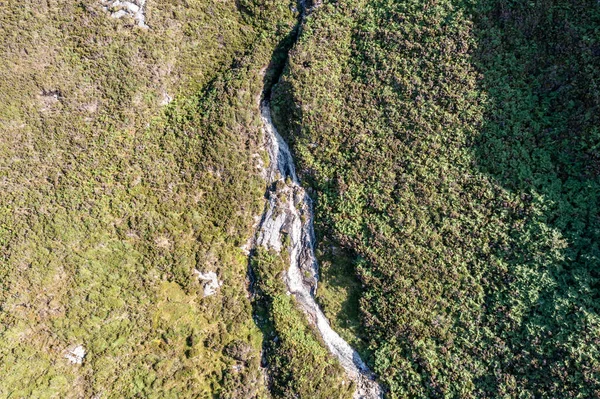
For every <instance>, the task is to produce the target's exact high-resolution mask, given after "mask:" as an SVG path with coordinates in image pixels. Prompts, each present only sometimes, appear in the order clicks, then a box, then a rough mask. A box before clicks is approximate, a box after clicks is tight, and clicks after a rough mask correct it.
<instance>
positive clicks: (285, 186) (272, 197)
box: [256, 100, 382, 399]
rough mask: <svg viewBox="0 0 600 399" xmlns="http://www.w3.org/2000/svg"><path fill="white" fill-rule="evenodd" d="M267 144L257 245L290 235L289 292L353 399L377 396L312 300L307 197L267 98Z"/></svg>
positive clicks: (313, 264)
mask: <svg viewBox="0 0 600 399" xmlns="http://www.w3.org/2000/svg"><path fill="white" fill-rule="evenodd" d="M260 111H261V117H262V121H263V125H264V133H265V138H266V140H265V141H266V147H267V151H268V153H269V157H270V159H271V163H270V165H269V169H268V171H267V179H268V183H269V187H270V188H269V190H268V191H267V196H268V205H267V208H266V210H265V214H264V215H263V219H262V221H261V223H260V227H259V230H258V233H257V238H256V245H260V246H263V247H265V248H271V249H274V250H275V251H277V252H280V251H281V249H282V248H283V244H282V234H287V235H288V237H289V252H290V266H289V268H288V270H287V273H286V276H285V283H286V285H287V289H288V291H289V292H290V293H291V294H292V295H294V297H295V299H296V303H297V305H298V306H299V307H300V308H301V309H302V311H303V312H304V313H305V314H306V315H307V317H308V319H309V322H310V323H311V324H312V325H313V326H315V327H316V329H317V331H318V332H319V334H320V335H321V338H322V339H323V341H324V342H325V344H326V345H327V348H328V349H329V351H330V352H331V353H332V354H333V355H334V356H335V357H336V358H337V359H338V360H339V362H340V364H341V365H342V367H343V368H344V370H345V371H346V374H347V376H348V377H349V378H350V379H352V380H353V381H354V382H356V386H357V390H356V392H355V394H354V398H356V399H359V398H360V399H379V398H381V397H382V391H381V387H380V386H379V385H378V384H377V383H376V382H375V380H374V375H373V373H372V372H371V371H370V370H369V368H368V367H367V365H366V364H365V363H364V362H363V361H362V359H361V358H360V356H359V354H358V353H357V352H356V350H354V349H353V348H352V347H351V346H350V345H349V344H348V343H347V342H346V341H344V339H343V338H342V337H340V336H339V334H338V333H336V332H335V331H334V330H333V329H332V328H331V326H330V324H329V321H328V320H327V318H326V317H325V315H324V314H323V312H322V311H321V309H320V308H319V305H317V303H316V302H315V299H314V293H315V290H316V288H317V278H318V264H317V260H316V258H315V254H314V242H315V238H314V230H313V210H312V201H311V199H310V197H309V196H308V194H306V192H305V191H304V189H303V188H302V187H301V186H300V182H299V180H298V177H297V175H296V169H295V166H294V161H293V158H292V155H291V153H290V150H289V147H288V145H287V144H286V142H285V141H284V140H283V138H282V137H281V136H280V135H279V133H278V132H277V129H275V126H274V125H273V122H272V120H271V109H270V106H269V102H268V101H267V100H265V101H263V102H262V103H261V104H260Z"/></svg>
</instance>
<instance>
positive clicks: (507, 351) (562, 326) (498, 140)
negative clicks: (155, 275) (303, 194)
mask: <svg viewBox="0 0 600 399" xmlns="http://www.w3.org/2000/svg"><path fill="white" fill-rule="evenodd" d="M599 46H600V8H599V7H598V4H597V3H596V2H593V1H587V2H586V1H577V2H563V1H536V2H529V3H519V2H509V1H503V0H493V1H450V0H448V1H425V2H422V1H404V2H392V1H387V0H382V1H370V2H365V1H359V0H356V1H347V2H331V3H326V4H324V5H323V6H322V7H321V8H319V9H318V11H316V12H315V13H314V14H313V15H312V18H311V19H310V20H309V23H308V24H307V26H306V29H305V31H304V34H303V35H302V37H301V39H300V42H299V44H298V45H297V47H296V48H295V49H294V50H293V52H292V55H291V57H290V63H289V68H288V70H287V71H286V74H285V78H284V81H283V82H282V84H281V85H279V86H278V87H277V90H276V100H275V104H277V108H276V112H275V113H276V116H277V118H276V119H277V123H278V125H279V126H280V127H281V128H280V130H281V131H283V132H284V134H285V133H286V132H287V137H288V138H289V139H290V140H291V141H292V143H293V145H292V147H293V148H294V152H295V156H296V158H297V162H298V163H299V164H300V169H301V170H302V172H301V176H302V177H303V178H304V181H305V182H307V183H308V184H309V185H310V186H311V187H312V188H313V189H314V194H313V197H314V198H315V200H316V217H315V220H316V222H317V230H318V231H319V234H318V237H319V239H320V242H321V247H320V248H321V253H322V258H323V259H324V267H323V270H322V275H323V281H324V282H323V285H322V286H321V291H320V293H319V296H320V297H321V302H322V304H323V306H324V307H325V310H326V313H327V314H328V315H329V317H330V318H331V319H332V320H334V323H335V324H336V325H337V327H338V328H340V329H342V330H343V331H344V333H345V334H346V336H347V337H348V339H351V340H352V339H354V340H355V341H356V342H357V343H358V344H359V345H360V346H362V348H363V352H364V353H365V354H370V357H371V363H372V364H373V365H374V371H375V372H376V373H377V374H378V375H379V376H380V378H381V380H382V381H383V382H384V383H385V384H386V385H387V386H388V387H389V389H390V393H389V397H392V398H403V397H423V398H434V397H474V398H475V397H476V398H482V397H490V398H491V397H528V398H543V397H548V398H550V397H555V398H556V397H562V398H567V397H570V398H575V397H577V398H590V397H598V395H600V378H599V376H600V363H599V358H598V349H599V344H600V342H599V341H598V338H597V337H598V333H599V332H600V324H599V323H600V318H599V315H598V310H599V307H598V306H599V302H598V299H599V291H598V289H599V287H600V286H599V284H598V281H599V280H598V277H600V276H599V275H598V270H599V269H598V267H599V262H600V257H599V256H600V252H599V248H598V242H599V238H600V236H599V234H600V218H599V217H598V216H599V209H598V194H599V193H600V191H599V190H600V180H599V173H600V163H599V161H600V153H599V147H598V145H599V144H600V135H599V130H598V126H600V123H599V122H600V120H599V115H600V113H599V105H600V97H599V93H600V92H599V90H598V82H599V81H600V80H599V79H600V57H599V54H600V53H599V49H600V47H599ZM339 246H341V247H342V248H341V249H340V248H338V247H339ZM342 249H343V251H342ZM352 271H355V272H356V276H357V278H356V279H350V278H348V275H349V273H351V272H352ZM359 298H360V300H359ZM357 306H359V307H360V312H357V311H356V307H357ZM353 337H354V338H353Z"/></svg>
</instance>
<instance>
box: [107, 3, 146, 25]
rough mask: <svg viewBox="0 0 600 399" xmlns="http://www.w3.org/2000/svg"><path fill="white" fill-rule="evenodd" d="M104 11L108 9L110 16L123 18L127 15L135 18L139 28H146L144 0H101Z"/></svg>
mask: <svg viewBox="0 0 600 399" xmlns="http://www.w3.org/2000/svg"><path fill="white" fill-rule="evenodd" d="M101 1H102V5H103V8H104V10H105V11H109V12H110V13H111V14H110V16H111V17H112V18H117V19H118V18H123V17H126V16H129V17H131V18H133V19H134V20H135V23H136V24H137V26H139V27H140V28H144V29H147V28H148V25H146V14H145V7H146V0H132V1H120V0H101Z"/></svg>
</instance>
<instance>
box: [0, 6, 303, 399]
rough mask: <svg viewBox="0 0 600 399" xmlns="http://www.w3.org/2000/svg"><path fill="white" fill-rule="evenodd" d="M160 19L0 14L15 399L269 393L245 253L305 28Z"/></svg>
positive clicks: (6, 285) (276, 11)
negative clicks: (269, 71)
mask: <svg viewBox="0 0 600 399" xmlns="http://www.w3.org/2000/svg"><path fill="white" fill-rule="evenodd" d="M150 3H151V4H150ZM148 4H149V5H148V9H147V23H148V24H149V25H150V29H149V30H143V29H139V28H138V27H136V26H134V25H133V24H132V21H130V20H126V19H112V18H110V16H109V15H108V14H107V13H106V12H105V11H104V10H102V8H101V7H100V3H99V2H94V1H84V2H47V3H39V4H37V3H36V4H28V3H27V4H26V3H18V2H0V19H1V23H0V60H2V68H1V69H0V181H1V182H2V190H0V203H1V204H2V207H0V209H1V211H0V251H1V255H2V256H1V257H0V259H1V260H0V287H1V289H0V375H1V376H2V378H0V396H1V397H61V398H62V397H94V396H95V395H98V396H97V397H100V396H102V397H157V398H169V397H203V398H204V397H206V398H209V397H210V398H212V397H214V395H219V396H221V397H224V398H250V397H262V396H265V395H266V392H265V387H264V382H263V375H262V371H261V370H260V350H261V346H262V334H261V332H260V331H259V330H258V328H257V327H256V326H255V324H254V322H253V320H252V317H251V304H250V301H249V300H248V298H247V290H246V271H247V258H246V256H245V255H244V253H243V252H242V251H241V250H240V249H239V247H240V246H241V245H242V244H244V243H245V241H246V240H247V238H248V237H249V236H250V234H251V226H252V223H253V217H254V216H255V215H257V214H260V212H261V211H262V195H263V192H264V187H263V186H264V183H263V182H262V181H261V179H260V178H259V177H258V173H256V172H255V171H256V170H257V169H256V165H255V162H256V157H254V156H253V154H255V153H257V152H259V151H260V148H261V147H260V141H259V135H260V133H259V132H260V130H259V127H260V118H259V116H258V111H257V102H256V98H257V96H258V95H259V94H260V91H261V90H262V76H261V75H260V71H261V69H262V68H264V67H265V66H266V65H267V64H268V63H269V61H270V58H271V54H272V52H273V49H274V48H275V46H276V45H277V43H278V42H279V41H280V40H281V38H282V37H283V36H284V35H285V34H287V33H288V32H289V31H290V30H291V28H292V26H293V24H294V23H295V16H294V14H293V13H292V12H291V11H290V6H289V4H288V3H287V2H278V1H277V2H276V1H264V2H258V1H256V2H254V1H238V2H233V1H231V2H229V1H227V2H223V1H192V2H187V1H166V2H165V1H156V2H155V1H152V2H149V3H148ZM167 94H168V95H170V96H171V97H174V98H175V100H174V101H173V102H171V103H170V104H169V105H163V104H164V103H163V104H161V102H162V101H163V99H164V98H166V95H167ZM193 269H198V270H201V271H215V272H216V273H217V274H218V277H219V279H220V280H222V281H223V286H222V287H221V289H220V291H219V292H218V293H217V294H216V295H214V296H211V297H205V298H203V294H202V285H201V282H199V281H198V280H197V278H195V276H194V274H193V272H192V271H193ZM76 345H83V346H84V347H85V349H86V350H87V354H86V357H85V359H84V362H83V364H82V365H81V366H79V365H74V364H70V363H69V362H68V361H67V359H65V354H66V353H67V351H68V350H69V348H72V347H74V346H76Z"/></svg>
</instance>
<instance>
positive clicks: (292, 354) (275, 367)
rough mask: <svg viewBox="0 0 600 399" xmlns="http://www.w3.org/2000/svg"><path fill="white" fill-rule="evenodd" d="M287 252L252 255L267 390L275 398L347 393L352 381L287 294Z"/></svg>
mask: <svg viewBox="0 0 600 399" xmlns="http://www.w3.org/2000/svg"><path fill="white" fill-rule="evenodd" d="M287 258H288V257H287V256H282V255H280V254H278V253H276V252H272V251H268V250H265V249H263V248H259V249H258V250H257V253H256V254H254V255H253V257H252V270H253V271H254V273H255V277H256V281H255V283H254V289H255V307H256V317H257V320H258V324H259V326H260V327H261V329H262V330H263V332H264V334H265V343H266V345H265V358H266V360H267V363H268V364H269V376H270V379H271V385H270V388H271V389H270V392H271V394H272V396H273V397H274V398H315V399H319V398H322V399H329V398H332V399H333V398H338V399H342V398H347V399H349V398H351V397H352V393H353V391H354V386H353V384H352V382H351V381H349V380H347V379H346V378H344V371H343V370H342V368H341V367H340V366H339V365H338V364H337V361H336V360H335V359H334V358H333V357H332V356H331V355H330V354H329V352H328V351H327V349H325V347H324V345H323V344H322V343H321V342H319V341H318V340H317V338H316V337H315V334H314V333H313V331H312V329H311V328H310V327H309V326H308V324H307V322H306V316H305V315H304V314H303V313H302V312H301V311H299V310H298V309H297V308H296V305H295V304H294V299H293V297H292V296H291V295H289V294H286V291H287V289H286V286H285V283H284V282H283V273H284V270H286V269H287V266H286V265H287V264H288V260H287Z"/></svg>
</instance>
